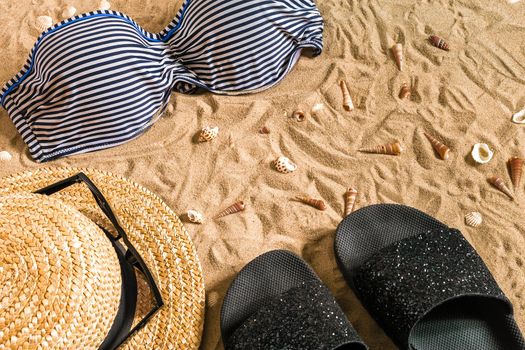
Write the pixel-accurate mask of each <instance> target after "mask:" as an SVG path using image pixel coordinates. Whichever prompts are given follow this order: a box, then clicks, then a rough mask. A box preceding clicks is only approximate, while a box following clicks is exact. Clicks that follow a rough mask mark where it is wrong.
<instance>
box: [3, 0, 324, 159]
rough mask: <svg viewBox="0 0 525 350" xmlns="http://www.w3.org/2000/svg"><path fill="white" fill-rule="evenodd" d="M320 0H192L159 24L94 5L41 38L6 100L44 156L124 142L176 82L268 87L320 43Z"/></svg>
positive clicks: (223, 90) (182, 86)
mask: <svg viewBox="0 0 525 350" xmlns="http://www.w3.org/2000/svg"><path fill="white" fill-rule="evenodd" d="M322 31H323V19H322V17H321V15H320V13H319V11H318V10H317V8H316V6H315V4H314V3H313V2H312V0H186V1H185V3H184V4H183V6H182V8H181V10H180V11H179V13H178V15H177V16H176V17H175V18H174V19H173V21H172V22H171V23H170V24H169V25H168V26H167V27H166V28H165V29H164V30H163V31H162V32H160V33H158V34H152V33H149V32H146V31H145V30H144V29H142V28H141V27H140V26H139V25H138V24H137V23H135V22H134V21H133V20H132V19H131V18H129V17H128V16H126V15H124V14H122V13H119V12H115V11H96V12H90V13H86V14H82V15H79V16H76V17H73V18H70V19H67V20H65V21H63V22H61V23H58V24H56V25H55V26H53V27H51V28H49V29H48V30H47V31H46V32H44V33H42V35H41V36H40V37H39V38H38V41H37V43H36V44H35V47H34V48H33V50H32V52H31V54H30V56H29V59H28V61H27V63H26V65H25V66H24V68H23V69H22V71H21V72H20V73H19V74H18V75H16V76H15V77H14V78H13V79H12V80H10V81H9V82H8V83H7V84H6V85H5V86H4V88H3V90H2V91H1V93H2V99H1V102H2V105H3V106H4V108H6V109H7V111H8V114H9V116H10V118H11V119H12V121H13V123H14V124H15V126H16V128H17V129H18V131H19V132H20V134H21V136H22V137H23V139H24V141H25V143H26V144H27V145H28V147H29V151H30V153H31V155H32V157H33V158H34V159H35V160H36V161H38V162H44V161H49V160H52V159H56V158H59V157H62V156H66V155H71V154H76V153H83V152H89V151H94V150H98V149H103V148H108V147H112V146H116V145H119V144H122V143H124V142H126V141H128V140H130V139H133V138H135V137H137V136H138V135H140V134H141V133H142V132H143V131H144V130H145V129H146V128H147V127H148V126H150V125H151V123H152V122H153V121H154V120H155V117H156V116H158V115H159V114H160V113H162V112H163V110H164V108H165V107H166V105H167V103H168V101H169V98H170V94H171V92H172V91H174V90H175V91H178V92H182V93H191V92H193V91H194V90H196V89H197V88H203V89H206V90H209V91H211V92H214V93H219V94H240V93H249V92H256V91H261V90H263V89H267V88H269V87H271V86H273V85H275V84H277V83H278V82H279V81H280V80H281V79H283V78H284V76H285V75H286V74H287V73H288V72H289V71H290V69H291V68H292V67H293V65H294V64H295V62H296V61H297V59H298V58H299V55H300V52H301V50H302V49H303V48H311V49H313V53H314V54H315V55H317V54H319V53H320V52H321V50H322V45H323V43H322Z"/></svg>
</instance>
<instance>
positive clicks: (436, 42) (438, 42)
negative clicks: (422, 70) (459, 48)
mask: <svg viewBox="0 0 525 350" xmlns="http://www.w3.org/2000/svg"><path fill="white" fill-rule="evenodd" d="M428 41H429V42H430V43H431V44H432V45H433V46H435V47H437V48H439V49H441V50H445V51H449V50H450V47H449V46H448V44H447V43H446V42H445V40H443V39H441V38H440V37H439V36H437V35H431V36H429V37H428Z"/></svg>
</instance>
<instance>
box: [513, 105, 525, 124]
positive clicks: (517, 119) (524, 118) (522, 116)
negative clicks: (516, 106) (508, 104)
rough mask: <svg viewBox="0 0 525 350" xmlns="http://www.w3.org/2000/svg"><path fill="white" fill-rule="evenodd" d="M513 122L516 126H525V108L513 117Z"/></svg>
mask: <svg viewBox="0 0 525 350" xmlns="http://www.w3.org/2000/svg"><path fill="white" fill-rule="evenodd" d="M512 122H513V123H516V124H525V108H524V109H522V110H521V111H519V112H516V113H514V115H512Z"/></svg>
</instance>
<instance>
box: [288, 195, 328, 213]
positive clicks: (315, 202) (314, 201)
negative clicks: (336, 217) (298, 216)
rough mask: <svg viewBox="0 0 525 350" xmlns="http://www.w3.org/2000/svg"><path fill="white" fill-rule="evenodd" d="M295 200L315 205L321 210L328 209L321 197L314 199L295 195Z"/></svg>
mask: <svg viewBox="0 0 525 350" xmlns="http://www.w3.org/2000/svg"><path fill="white" fill-rule="evenodd" d="M295 200H297V201H299V202H302V203H304V204H308V205H309V206H311V207H314V208H316V209H319V210H326V204H325V202H324V201H323V200H321V199H314V198H310V197H295Z"/></svg>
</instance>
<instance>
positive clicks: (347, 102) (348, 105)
mask: <svg viewBox="0 0 525 350" xmlns="http://www.w3.org/2000/svg"><path fill="white" fill-rule="evenodd" d="M339 86H340V87H341V92H342V93H343V107H344V109H345V110H347V111H353V110H354V103H353V102H352V97H350V91H348V86H346V82H345V81H344V80H341V81H340V82H339Z"/></svg>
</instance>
